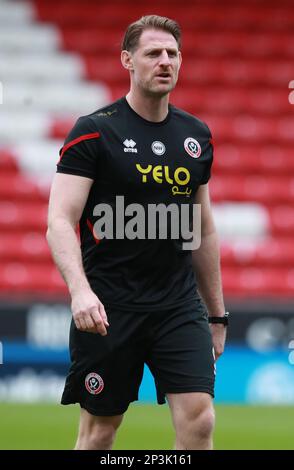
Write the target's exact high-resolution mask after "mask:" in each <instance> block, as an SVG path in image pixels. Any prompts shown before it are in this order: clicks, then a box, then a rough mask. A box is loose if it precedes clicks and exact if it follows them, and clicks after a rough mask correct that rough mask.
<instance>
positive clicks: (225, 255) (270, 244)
mask: <svg viewBox="0 0 294 470" xmlns="http://www.w3.org/2000/svg"><path fill="white" fill-rule="evenodd" d="M221 258H222V266H224V267H237V266H239V267H242V266H247V267H259V268H263V269H267V267H268V266H269V267H274V266H276V267H278V266H288V268H292V267H293V266H294V250H293V238H290V237H288V238H268V239H264V240H261V241H260V242H255V243H252V242H251V243H250V242H248V243H247V244H245V243H244V242H243V243H240V242H236V243H231V244H228V243H225V242H224V243H222V246H221Z"/></svg>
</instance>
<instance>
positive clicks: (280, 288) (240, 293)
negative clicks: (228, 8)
mask: <svg viewBox="0 0 294 470" xmlns="http://www.w3.org/2000/svg"><path fill="white" fill-rule="evenodd" d="M222 278H223V285H224V292H225V295H227V296H230V297H233V296H236V297H238V299H239V300H242V299H244V300H248V298H250V297H252V298H257V297H258V298H264V300H268V299H271V298H274V297H283V298H287V297H288V298H293V296H294V269H282V268H280V269H278V268H264V267H260V268H243V269H240V268H226V267H224V269H223V270H222Z"/></svg>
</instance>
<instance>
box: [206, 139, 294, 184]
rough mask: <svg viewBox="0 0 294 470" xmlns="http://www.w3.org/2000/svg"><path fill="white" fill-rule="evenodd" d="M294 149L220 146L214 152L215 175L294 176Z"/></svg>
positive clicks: (285, 147)
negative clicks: (293, 154)
mask: <svg viewBox="0 0 294 470" xmlns="http://www.w3.org/2000/svg"><path fill="white" fill-rule="evenodd" d="M292 152H293V149H292V148H291V147H289V146H282V145H260V146H253V145H251V146H249V145H246V144H245V145H244V146H242V145H238V144H237V143H236V144H227V145H218V146H216V148H215V152H214V163H213V172H214V174H220V175H226V176H227V177H229V175H236V174H240V175H241V174H252V175H253V174H254V175H263V176H266V175H283V174H285V175H289V174H294V158H293V156H292Z"/></svg>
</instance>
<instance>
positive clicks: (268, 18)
mask: <svg viewBox="0 0 294 470" xmlns="http://www.w3.org/2000/svg"><path fill="white" fill-rule="evenodd" d="M289 1H290V0H287V1H285V0H280V2H279V5H277V4H276V3H275V2H274V1H272V2H268V3H267V5H266V8H264V4H256V3H255V5H254V8H250V7H249V6H248V2H245V1H243V2H238V4H236V3H235V2H232V1H231V2H223V3H222V4H221V5H220V3H219V2H216V1H215V2H211V1H210V2H206V3H205V4H204V3H202V4H201V3H200V4H198V3H197V4H195V2H193V1H192V0H190V1H188V2H186V3H185V8H183V5H182V4H179V3H178V2H173V1H163V0H161V1H160V2H155V0H153V1H151V2H148V9H146V2H145V1H143V0H137V1H136V3H134V2H132V1H126V2H123V1H117V0H116V1H115V0H112V2H111V3H110V4H107V3H100V2H99V3H97V1H93V0H92V1H89V0H88V1H85V2H79V1H71V2H68V1H66V0H63V1H57V0H55V1H51V2H48V1H46V0H45V1H44V0H34V4H35V6H36V8H37V14H38V17H39V19H41V20H44V21H54V22H55V23H56V24H58V25H62V26H65V25H81V24H85V25H88V26H89V25H95V26H97V27H104V28H105V27H106V26H110V27H113V26H114V25H115V26H118V27H119V28H122V27H123V26H126V25H127V24H129V22H130V21H134V20H135V19H137V18H139V17H140V16H142V15H144V14H145V15H146V14H148V12H150V11H155V12H156V14H158V15H163V16H170V17H174V18H177V20H178V21H179V23H180V24H183V25H185V27H186V28H191V29H193V30H194V31H195V29H196V30H201V29H202V30H205V31H207V30H209V31H215V30H216V29H217V30H220V31H223V30H225V29H229V30H232V29H233V30H237V31H239V30H240V29H241V28H248V29H249V30H257V31H259V30H268V29H271V30H277V31H280V30H287V29H288V30H290V31H291V28H292V26H293V21H294V14H293V11H292V10H291V8H290V6H291V3H289Z"/></svg>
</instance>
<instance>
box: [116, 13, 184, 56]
mask: <svg viewBox="0 0 294 470" xmlns="http://www.w3.org/2000/svg"><path fill="white" fill-rule="evenodd" d="M152 28H153V29H162V30H163V31H167V32H168V33H170V34H172V35H173V37H174V38H175V40H176V41H177V44H178V48H179V49H181V28H180V26H179V25H178V23H177V22H176V21H174V20H171V19H170V18H166V17H165V16H158V15H147V16H142V18H140V19H139V20H137V21H134V23H131V24H130V25H129V26H128V28H127V30H126V32H125V35H124V38H123V41H122V47H121V48H122V50H123V51H124V50H126V51H129V52H134V50H135V49H136V48H137V47H138V44H139V39H140V37H141V34H142V33H143V31H145V29H152Z"/></svg>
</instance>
